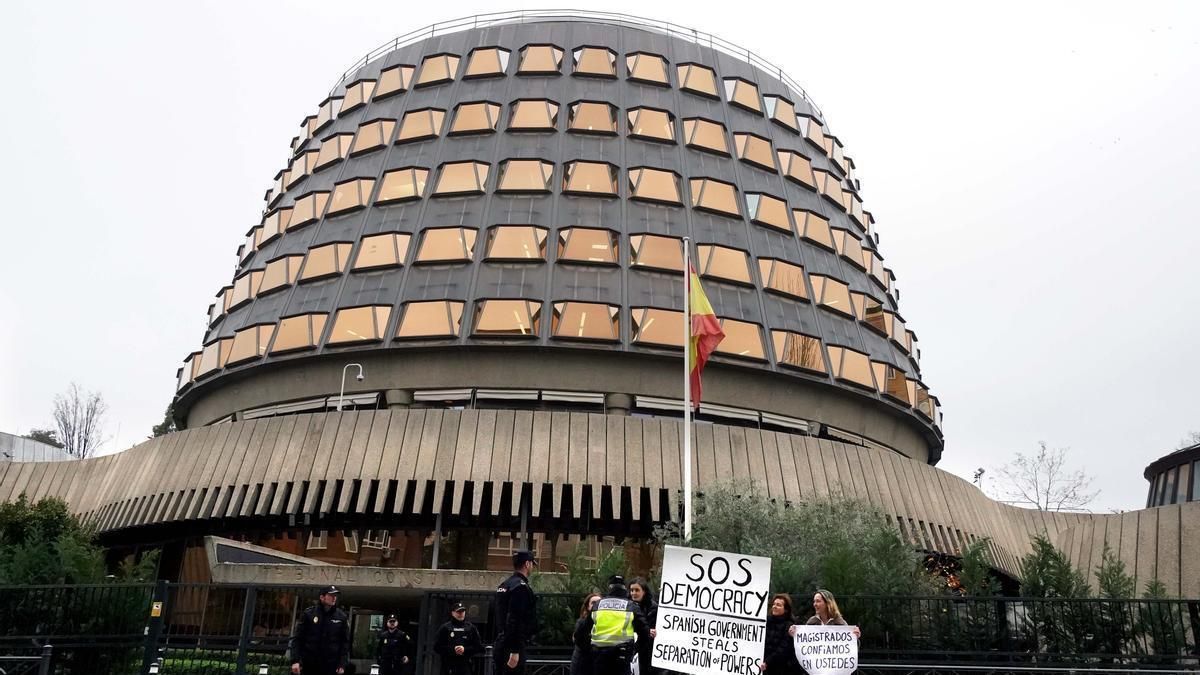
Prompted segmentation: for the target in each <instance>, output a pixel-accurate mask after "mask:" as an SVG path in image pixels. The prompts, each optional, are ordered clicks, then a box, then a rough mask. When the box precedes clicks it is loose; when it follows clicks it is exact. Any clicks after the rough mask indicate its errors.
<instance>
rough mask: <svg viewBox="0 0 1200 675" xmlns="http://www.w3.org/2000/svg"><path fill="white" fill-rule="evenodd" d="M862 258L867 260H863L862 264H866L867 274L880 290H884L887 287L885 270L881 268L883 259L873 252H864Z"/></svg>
mask: <svg viewBox="0 0 1200 675" xmlns="http://www.w3.org/2000/svg"><path fill="white" fill-rule="evenodd" d="M864 258H866V259H868V260H864V262H865V263H866V264H867V272H868V273H869V274H870V275H871V279H873V280H874V281H875V284H876V285H878V286H879V287H880V288H882V289H884V290H886V289H887V285H888V283H887V270H885V269H884V267H883V258H880V257H879V253H877V252H875V251H866V252H865V253H864Z"/></svg>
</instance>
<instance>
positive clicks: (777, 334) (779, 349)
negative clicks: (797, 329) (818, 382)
mask: <svg viewBox="0 0 1200 675" xmlns="http://www.w3.org/2000/svg"><path fill="white" fill-rule="evenodd" d="M771 345H772V346H773V347H774V349H775V360H776V361H778V362H779V365H781V366H791V367H793V368H801V369H803V370H811V371H814V372H817V373H824V372H825V357H824V356H822V355H821V340H820V339H819V338H815V337H812V336H811V335H803V334H801V333H793V332H791V331H787V330H773V331H771Z"/></svg>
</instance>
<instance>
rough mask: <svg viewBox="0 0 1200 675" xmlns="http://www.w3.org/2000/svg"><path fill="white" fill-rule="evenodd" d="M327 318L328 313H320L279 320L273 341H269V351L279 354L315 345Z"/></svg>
mask: <svg viewBox="0 0 1200 675" xmlns="http://www.w3.org/2000/svg"><path fill="white" fill-rule="evenodd" d="M328 318H329V315H328V314H323V313H322V314H301V315H300V316H289V317H287V318H285V319H282V320H280V322H279V329H278V330H276V332H275V341H274V342H272V343H271V353H272V354H279V353H282V352H290V351H295V350H298V349H310V348H312V347H315V346H317V341H318V340H320V339H321V332H322V331H324V330H325V321H326V320H327V319H328Z"/></svg>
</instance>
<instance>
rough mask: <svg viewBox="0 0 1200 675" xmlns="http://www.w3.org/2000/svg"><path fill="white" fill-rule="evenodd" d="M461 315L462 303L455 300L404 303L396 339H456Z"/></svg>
mask: <svg viewBox="0 0 1200 675" xmlns="http://www.w3.org/2000/svg"><path fill="white" fill-rule="evenodd" d="M462 314H463V303H461V302H458V301H456V300H431V301H426V302H409V303H405V305H404V315H403V316H402V317H401V319H400V326H399V327H398V328H397V329H396V339H397V340H399V339H405V338H408V339H411V338H434V337H457V336H458V333H459V331H460V330H461V329H462Z"/></svg>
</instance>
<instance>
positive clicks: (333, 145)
mask: <svg viewBox="0 0 1200 675" xmlns="http://www.w3.org/2000/svg"><path fill="white" fill-rule="evenodd" d="M353 139H354V134H336V135H334V136H330V137H329V138H326V139H325V140H323V141H321V149H320V150H319V151H318V152H317V163H316V165H315V166H314V167H313V168H315V169H324V168H325V167H327V166H329V165H330V164H334V163H335V162H338V161H340V160H343V159H345V158H346V155H348V154H350V142H351V141H352V140H353Z"/></svg>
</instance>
